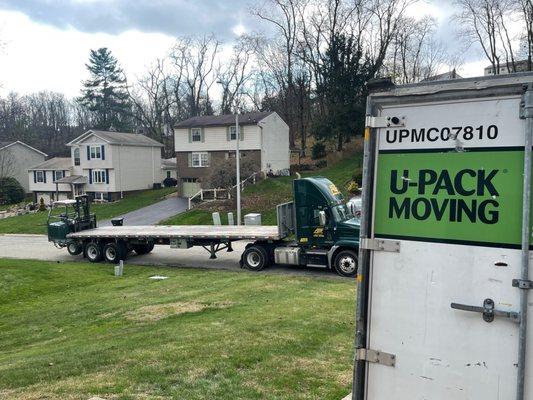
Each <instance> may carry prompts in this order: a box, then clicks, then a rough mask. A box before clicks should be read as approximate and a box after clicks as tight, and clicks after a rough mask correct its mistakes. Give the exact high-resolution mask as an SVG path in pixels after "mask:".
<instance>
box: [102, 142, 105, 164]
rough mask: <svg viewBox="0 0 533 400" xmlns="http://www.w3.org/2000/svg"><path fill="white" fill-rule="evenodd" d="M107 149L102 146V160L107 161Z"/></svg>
mask: <svg viewBox="0 0 533 400" xmlns="http://www.w3.org/2000/svg"><path fill="white" fill-rule="evenodd" d="M104 149H105V147H104V145H102V160H105V150H104Z"/></svg>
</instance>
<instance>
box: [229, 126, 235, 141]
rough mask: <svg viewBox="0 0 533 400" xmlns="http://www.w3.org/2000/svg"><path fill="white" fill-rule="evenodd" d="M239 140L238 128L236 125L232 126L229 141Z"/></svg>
mask: <svg viewBox="0 0 533 400" xmlns="http://www.w3.org/2000/svg"><path fill="white" fill-rule="evenodd" d="M236 139H237V127H236V126H235V125H232V126H230V127H229V140H236Z"/></svg>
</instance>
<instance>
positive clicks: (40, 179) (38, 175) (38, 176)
mask: <svg viewBox="0 0 533 400" xmlns="http://www.w3.org/2000/svg"><path fill="white" fill-rule="evenodd" d="M35 177H36V180H37V182H44V171H35Z"/></svg>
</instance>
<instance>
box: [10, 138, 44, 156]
mask: <svg viewBox="0 0 533 400" xmlns="http://www.w3.org/2000/svg"><path fill="white" fill-rule="evenodd" d="M17 143H18V144H20V145H22V146H24V147H27V148H28V149H30V150H33V151H35V152H37V153H39V154H42V155H43V156H45V157H47V156H48V154H46V153H43V152H42V151H41V150H37V149H36V148H35V147H31V146H30V145H29V144H26V143H24V142H21V141H20V140H12V141H4V142H0V150H1V149H5V148H6V147H9V146H12V145H14V144H17Z"/></svg>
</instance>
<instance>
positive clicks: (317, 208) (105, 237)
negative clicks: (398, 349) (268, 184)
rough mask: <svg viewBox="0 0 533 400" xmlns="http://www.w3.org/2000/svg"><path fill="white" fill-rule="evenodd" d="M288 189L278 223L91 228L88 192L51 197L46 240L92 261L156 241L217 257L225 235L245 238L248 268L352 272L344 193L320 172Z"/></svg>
mask: <svg viewBox="0 0 533 400" xmlns="http://www.w3.org/2000/svg"><path fill="white" fill-rule="evenodd" d="M293 190H294V193H293V194H294V201H292V202H289V203H284V204H280V205H278V206H277V210H276V211H277V220H278V225H277V226H249V225H248V226H247V225H244V226H242V225H241V226H233V225H226V226H206V225H204V226H202V225H183V226H177V225H172V226H165V225H151V226H123V225H122V224H121V223H120V221H113V222H114V223H113V226H106V227H97V221H96V216H95V215H94V214H91V212H90V203H89V201H88V199H87V197H85V196H79V197H77V198H76V199H75V200H65V201H58V202H56V203H54V208H53V209H52V210H51V211H50V213H49V217H48V224H47V225H48V240H49V241H51V242H53V243H54V244H55V245H56V246H58V247H66V248H67V251H68V252H69V253H70V254H72V255H79V254H81V253H83V255H84V256H85V258H87V259H88V260H89V261H91V262H100V261H103V260H105V261H107V262H110V263H116V262H118V261H119V260H123V259H125V258H126V257H127V255H128V253H129V252H130V251H134V252H135V253H137V254H146V253H149V252H150V251H152V250H153V248H154V245H156V244H157V245H169V246H170V247H171V248H178V249H188V248H190V247H193V246H201V247H203V248H205V249H206V250H207V251H208V252H209V254H210V256H211V257H210V258H216V253H218V252H219V251H222V250H226V251H233V249H232V242H235V241H238V240H245V241H250V243H248V244H247V245H246V248H245V250H244V252H243V254H242V256H241V260H240V264H241V267H244V268H247V269H249V270H253V271H259V270H261V269H263V268H265V267H267V266H269V265H272V264H284V265H296V266H308V267H316V268H329V269H335V271H336V272H337V273H338V274H340V275H342V276H353V275H355V273H356V272H357V264H358V263H357V252H358V249H359V218H357V217H354V216H353V215H352V214H351V212H350V210H349V209H348V207H347V206H346V204H345V203H344V198H343V195H342V194H341V193H340V191H339V190H338V189H337V187H336V186H335V185H334V184H333V183H332V182H331V181H330V180H328V179H326V178H322V177H313V178H302V179H295V180H294V183H293ZM58 209H59V210H61V211H60V213H57V211H56V210H58Z"/></svg>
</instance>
